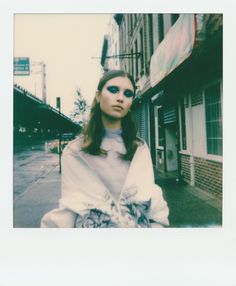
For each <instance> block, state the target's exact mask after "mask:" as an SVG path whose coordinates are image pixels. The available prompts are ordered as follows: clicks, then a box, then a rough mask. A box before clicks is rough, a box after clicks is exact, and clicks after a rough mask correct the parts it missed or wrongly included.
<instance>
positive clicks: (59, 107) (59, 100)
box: [56, 97, 62, 174]
mask: <svg viewBox="0 0 236 286" xmlns="http://www.w3.org/2000/svg"><path fill="white" fill-rule="evenodd" d="M56 100H57V108H58V110H59V116H60V117H61V98H60V97H57V99H56ZM59 128H60V127H59ZM58 153H59V173H60V174H61V153H62V152H61V128H60V129H59V152H58Z"/></svg>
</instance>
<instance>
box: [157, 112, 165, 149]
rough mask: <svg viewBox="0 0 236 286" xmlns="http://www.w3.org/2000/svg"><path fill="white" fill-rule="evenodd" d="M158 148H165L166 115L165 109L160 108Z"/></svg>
mask: <svg viewBox="0 0 236 286" xmlns="http://www.w3.org/2000/svg"><path fill="white" fill-rule="evenodd" d="M158 146H162V147H164V114H163V107H160V108H158Z"/></svg>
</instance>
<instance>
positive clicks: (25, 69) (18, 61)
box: [14, 57, 30, 75]
mask: <svg viewBox="0 0 236 286" xmlns="http://www.w3.org/2000/svg"><path fill="white" fill-rule="evenodd" d="M14 75H30V60H29V58H27V57H21V58H14Z"/></svg>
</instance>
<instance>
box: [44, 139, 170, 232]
mask: <svg viewBox="0 0 236 286" xmlns="http://www.w3.org/2000/svg"><path fill="white" fill-rule="evenodd" d="M80 145H81V138H77V139H75V140H74V141H72V142H70V143H69V144H68V145H67V147H66V148H65V149H64V151H63V156H62V182H61V189H62V193H61V199H60V201H59V208H57V209H54V210H52V211H50V212H49V213H47V214H46V215H44V217H43V218H42V220H41V227H62V228H66V227H161V226H168V225H169V222H168V214H169V209H168V206H167V203H166V201H165V200H164V199H163V195H162V190H161V188H160V187H159V186H158V185H156V184H155V181H154V174H153V167H152V160H151V156H150V152H149V148H148V146H147V144H146V143H144V144H143V145H140V146H139V147H138V148H137V150H136V152H135V154H134V157H133V159H132V161H131V164H130V167H129V171H128V174H127V177H126V180H125V183H124V186H123V188H122V191H121V194H120V198H119V200H118V201H115V200H114V198H113V197H112V195H111V193H110V191H109V190H108V189H107V188H106V187H105V185H104V184H103V183H102V181H101V180H100V179H99V177H98V176H97V175H96V173H95V172H94V170H93V169H92V167H91V166H90V165H89V164H88V162H87V161H86V159H85V158H84V156H83V152H82V151H81V150H80Z"/></svg>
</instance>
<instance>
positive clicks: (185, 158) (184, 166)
mask: <svg viewBox="0 0 236 286" xmlns="http://www.w3.org/2000/svg"><path fill="white" fill-rule="evenodd" d="M189 158H190V157H189V155H183V154H180V160H181V171H182V176H183V179H184V181H186V182H187V183H190V161H189Z"/></svg>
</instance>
